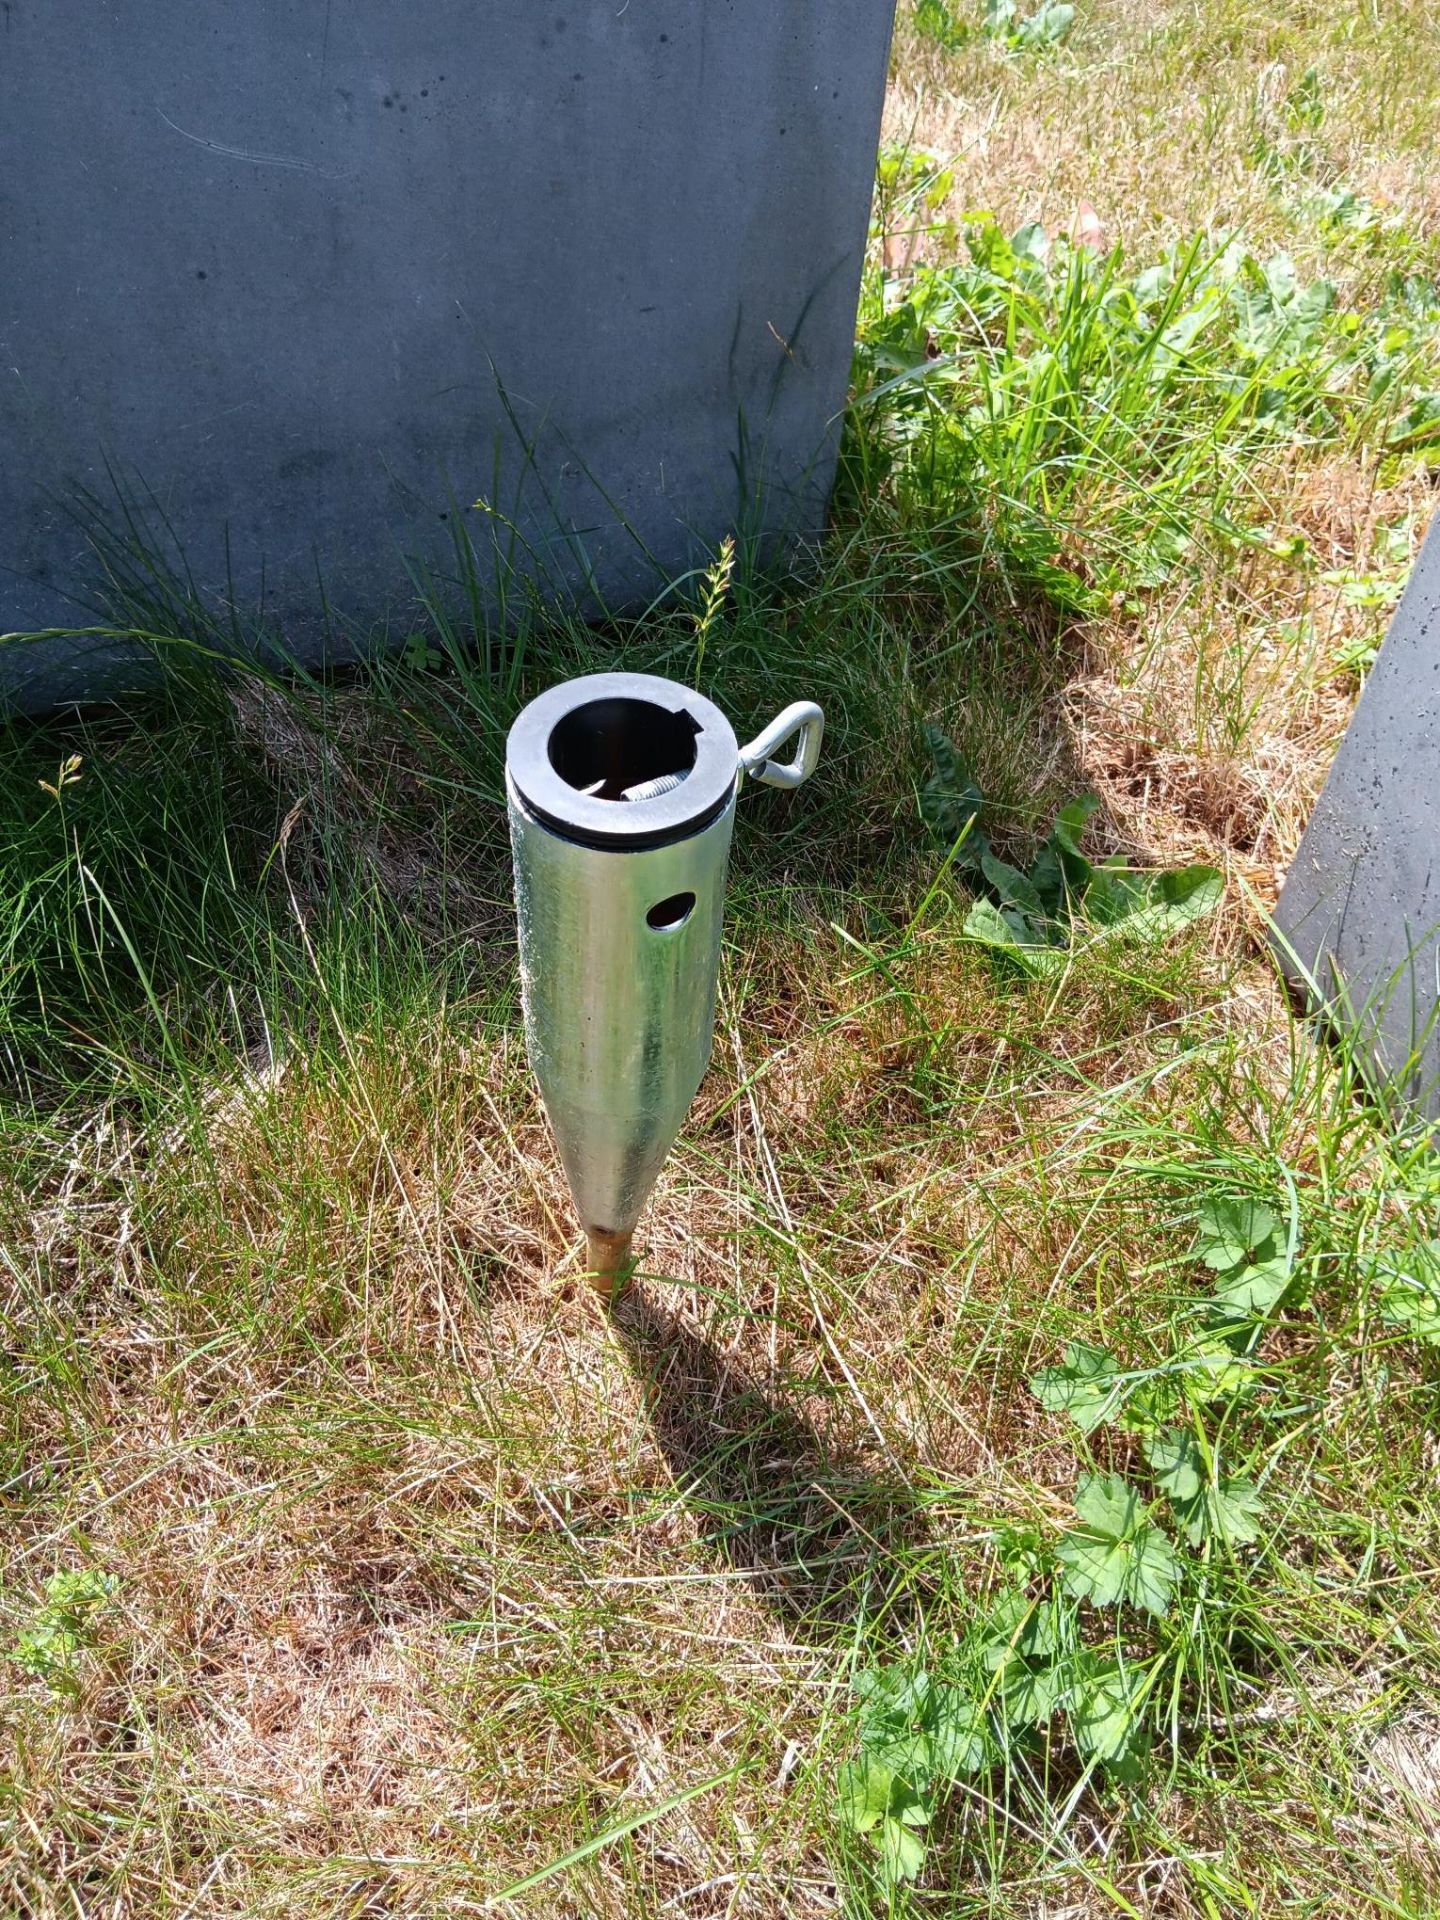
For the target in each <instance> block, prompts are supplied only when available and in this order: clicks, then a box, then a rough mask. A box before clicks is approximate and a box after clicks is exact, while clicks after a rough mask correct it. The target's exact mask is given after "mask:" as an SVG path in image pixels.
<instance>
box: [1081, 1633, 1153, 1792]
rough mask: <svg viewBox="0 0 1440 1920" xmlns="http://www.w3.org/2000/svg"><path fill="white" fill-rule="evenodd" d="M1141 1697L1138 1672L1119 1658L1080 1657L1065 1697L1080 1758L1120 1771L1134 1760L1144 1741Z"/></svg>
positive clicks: (1142, 1679) (1142, 1687) (1141, 1676)
mask: <svg viewBox="0 0 1440 1920" xmlns="http://www.w3.org/2000/svg"><path fill="white" fill-rule="evenodd" d="M1144 1698H1145V1676H1144V1674H1143V1672H1139V1671H1137V1670H1136V1669H1135V1668H1133V1667H1130V1666H1122V1665H1121V1664H1120V1662H1119V1661H1118V1660H1099V1659H1097V1658H1096V1657H1095V1656H1094V1655H1093V1654H1087V1655H1085V1656H1084V1657H1083V1659H1082V1660H1081V1661H1080V1663H1079V1665H1078V1669H1077V1677H1076V1682H1075V1686H1074V1690H1073V1692H1072V1694H1071V1699H1070V1725H1071V1728H1072V1730H1073V1731H1074V1735H1075V1744H1076V1746H1077V1747H1078V1748H1079V1749H1080V1752H1081V1754H1082V1755H1083V1756H1084V1758H1085V1759H1087V1760H1098V1761H1100V1762H1101V1763H1102V1764H1103V1765H1105V1766H1108V1767H1110V1768H1111V1769H1112V1770H1119V1771H1122V1772H1123V1771H1125V1770H1126V1768H1127V1765H1133V1763H1134V1762H1135V1761H1137V1760H1138V1759H1139V1757H1140V1755H1141V1753H1142V1752H1143V1749H1144V1744H1145V1741H1144V1729H1143V1726H1142V1723H1141V1712H1142V1709H1143V1706H1144Z"/></svg>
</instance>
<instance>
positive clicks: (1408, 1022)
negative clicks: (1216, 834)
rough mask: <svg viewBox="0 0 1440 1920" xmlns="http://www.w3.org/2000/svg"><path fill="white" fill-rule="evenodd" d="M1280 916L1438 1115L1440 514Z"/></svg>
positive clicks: (1416, 1096)
mask: <svg viewBox="0 0 1440 1920" xmlns="http://www.w3.org/2000/svg"><path fill="white" fill-rule="evenodd" d="M1276 919H1277V922H1278V925H1279V928H1280V932H1281V935H1282V938H1283V941H1284V942H1285V943H1286V945H1287V948H1288V951H1286V953H1285V956H1284V957H1285V960H1286V965H1287V968H1288V970H1289V971H1290V972H1291V974H1292V976H1293V977H1294V978H1295V979H1296V980H1297V981H1298V982H1299V983H1301V984H1302V985H1303V986H1304V987H1305V989H1306V991H1307V993H1308V995H1309V997H1310V999H1311V1000H1312V1002H1313V1003H1315V1004H1316V1005H1317V1006H1319V1007H1322V1008H1324V1009H1326V1010H1327V1011H1328V1012H1329V1014H1330V1015H1331V1016H1332V1017H1333V1020H1334V1022H1335V1024H1336V1025H1337V1026H1339V1027H1340V1028H1341V1029H1342V1030H1344V1031H1347V1032H1358V1033H1359V1034H1360V1035H1361V1036H1362V1038H1363V1041H1364V1045H1365V1049H1366V1053H1367V1055H1368V1057H1369V1060H1370V1062H1371V1063H1372V1065H1373V1070H1374V1072H1375V1074H1376V1076H1377V1077H1378V1078H1379V1079H1380V1080H1381V1081H1383V1082H1385V1083H1386V1084H1388V1085H1390V1086H1392V1087H1394V1088H1396V1089H1397V1090H1398V1091H1399V1092H1400V1093H1402V1094H1403V1095H1404V1096H1405V1098H1406V1099H1407V1100H1409V1101H1411V1102H1412V1103H1413V1104H1414V1105H1415V1106H1417V1107H1418V1108H1419V1109H1420V1110H1421V1111H1422V1112H1424V1113H1426V1114H1428V1115H1430V1116H1432V1117H1437V1116H1440V1016H1437V1008H1440V517H1437V518H1436V520H1435V521H1433V522H1432V524H1431V527H1430V532H1429V534H1428V536H1427V537H1426V541H1425V545H1424V547H1423V548H1422V549H1421V552H1420V557H1419V559H1418V560H1417V562H1416V565H1415V570H1414V572H1413V574H1412V575H1411V578H1410V583H1409V585H1408V586H1407V588H1406V590H1405V594H1404V597H1403V598H1402V600H1401V602H1400V604H1399V606H1398V607H1397V608H1396V610H1395V616H1394V618H1393V620H1392V621H1391V623H1390V631H1389V633H1388V634H1387V636H1386V639H1385V644H1384V645H1383V646H1382V648H1381V649H1380V657H1379V659H1378V660H1377V661H1376V663H1375V666H1374V668H1373V669H1372V671H1371V673H1370V677H1369V679H1368V681H1367V682H1366V685H1365V691H1364V693H1363V694H1362V695H1361V698H1360V704H1359V706H1358V707H1357V708H1356V711H1355V717H1354V719H1353V720H1352V721H1351V723H1350V727H1349V731H1348V732H1347V733H1346V735H1345V738H1344V740H1343V741H1342V742H1341V745H1340V751H1339V753H1338V754H1337V755H1336V757H1335V765H1334V767H1333V769H1332V770H1331V773H1330V777H1329V779H1328V781H1327V782H1326V785H1325V790H1324V792H1323V793H1322V794H1321V796H1320V801H1319V804H1318V806H1317V807H1316V809H1315V814H1314V818H1313V819H1312V820H1311V822H1310V825H1309V827H1308V828H1307V830H1306V833H1305V837H1304V839H1303V840H1302V841H1301V844H1300V849H1299V852H1298V853H1297V854H1296V857H1295V861H1294V864H1293V865H1292V866H1291V869H1290V872H1289V875H1288V877H1287V879H1286V882H1285V886H1284V889H1283V891H1282V893H1281V896H1280V904H1279V907H1278V909H1277V913H1276Z"/></svg>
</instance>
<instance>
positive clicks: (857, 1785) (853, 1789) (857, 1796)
mask: <svg viewBox="0 0 1440 1920" xmlns="http://www.w3.org/2000/svg"><path fill="white" fill-rule="evenodd" d="M894 1786H895V1775H894V1774H893V1772H892V1771H891V1770H890V1768H889V1767H887V1766H886V1765H885V1763H884V1761H883V1760H877V1759H876V1758H875V1756H874V1754H870V1753H862V1754H860V1755H859V1756H858V1757H857V1758H856V1759H854V1760H847V1761H846V1762H845V1764H844V1766H843V1767H841V1769H840V1774H839V1779H838V1782H837V1798H838V1801H839V1808H840V1818H841V1819H842V1820H843V1821H844V1822H845V1824H846V1826H847V1827H852V1828H853V1829H854V1830H855V1832H856V1833H869V1832H870V1831H871V1829H872V1828H874V1827H878V1826H879V1824H880V1822H881V1821H882V1820H883V1819H884V1818H885V1816H886V1814H887V1813H888V1812H889V1811H890V1796H891V1794H892V1792H893V1791H894Z"/></svg>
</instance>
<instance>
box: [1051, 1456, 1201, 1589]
mask: <svg viewBox="0 0 1440 1920" xmlns="http://www.w3.org/2000/svg"><path fill="white" fill-rule="evenodd" d="M1075 1511H1076V1512H1077V1513H1078V1514H1079V1515H1080V1519H1081V1522H1082V1524H1081V1525H1080V1526H1078V1527H1073V1528H1071V1530H1070V1531H1069V1532H1068V1533H1066V1534H1064V1535H1062V1537H1061V1539H1060V1543H1059V1545H1058V1546H1057V1548H1056V1550H1055V1553H1056V1558H1057V1559H1058V1560H1059V1562H1060V1567H1061V1573H1062V1577H1063V1579H1064V1583H1065V1587H1066V1589H1067V1591H1068V1592H1070V1593H1072V1594H1074V1595H1075V1597H1076V1598H1077V1599H1079V1600H1089V1601H1092V1602H1093V1603H1094V1605H1096V1606H1097V1607H1112V1606H1117V1605H1119V1604H1120V1603H1121V1602H1122V1601H1123V1602H1124V1603H1125V1604H1126V1605H1128V1606H1133V1607H1143V1608H1144V1609H1145V1610H1146V1611H1147V1612H1148V1613H1154V1614H1162V1613H1164V1612H1165V1610H1166V1609H1167V1608H1168V1607H1169V1605H1170V1599H1171V1595H1172V1594H1173V1592H1174V1590H1175V1585H1176V1583H1177V1581H1178V1580H1179V1577H1180V1563H1179V1561H1178V1560H1177V1559H1176V1557H1175V1549H1174V1548H1173V1547H1172V1546H1171V1544H1170V1540H1169V1537H1168V1536H1167V1535H1166V1533H1165V1532H1164V1530H1163V1529H1162V1528H1160V1527H1158V1526H1156V1525H1155V1523H1154V1521H1152V1520H1150V1519H1148V1518H1147V1517H1146V1514H1145V1508H1144V1503H1143V1501H1142V1500H1141V1499H1140V1496H1139V1494H1137V1493H1136V1492H1135V1490H1134V1488H1133V1487H1130V1486H1128V1485H1127V1484H1126V1482H1125V1481H1124V1480H1122V1479H1121V1477H1120V1476H1119V1474H1116V1473H1108V1474H1099V1473H1091V1474H1086V1475H1084V1476H1083V1477H1082V1479H1081V1481H1080V1487H1079V1491H1078V1492H1077V1494H1076V1496H1075Z"/></svg>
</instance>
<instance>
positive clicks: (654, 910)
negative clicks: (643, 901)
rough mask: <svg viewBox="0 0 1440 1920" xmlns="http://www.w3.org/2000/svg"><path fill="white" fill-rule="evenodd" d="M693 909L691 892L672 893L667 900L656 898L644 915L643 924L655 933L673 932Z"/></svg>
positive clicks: (693, 898)
mask: <svg viewBox="0 0 1440 1920" xmlns="http://www.w3.org/2000/svg"><path fill="white" fill-rule="evenodd" d="M694 911H695V896H694V894H693V893H672V894H671V895H670V897H669V899H668V900H657V901H656V902H655V904H654V906H653V907H651V909H650V911H649V912H648V913H647V914H646V916H645V924H646V926H647V927H652V928H653V929H654V930H655V932H656V933H674V931H675V929H676V928H677V927H683V926H684V924H685V922H686V921H687V920H688V919H689V918H690V916H691V914H692V913H693V912H694Z"/></svg>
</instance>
